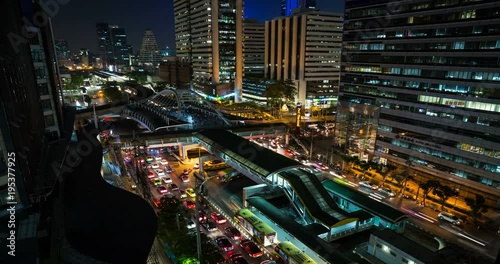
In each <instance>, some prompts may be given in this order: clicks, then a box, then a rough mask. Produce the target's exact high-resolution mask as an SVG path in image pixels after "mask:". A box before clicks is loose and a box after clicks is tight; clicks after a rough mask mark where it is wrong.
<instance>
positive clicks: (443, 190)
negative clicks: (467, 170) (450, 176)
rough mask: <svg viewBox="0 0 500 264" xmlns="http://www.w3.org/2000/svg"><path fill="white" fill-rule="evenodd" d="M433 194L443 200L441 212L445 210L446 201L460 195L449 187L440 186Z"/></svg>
mask: <svg viewBox="0 0 500 264" xmlns="http://www.w3.org/2000/svg"><path fill="white" fill-rule="evenodd" d="M432 194H434V195H437V196H438V197H439V198H440V199H441V210H443V208H444V204H445V203H446V201H447V200H448V199H449V198H450V197H452V196H455V195H458V192H457V191H455V189H453V188H451V187H450V186H448V185H440V186H438V187H437V188H434V191H432Z"/></svg>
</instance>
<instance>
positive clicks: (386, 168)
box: [376, 164, 396, 187]
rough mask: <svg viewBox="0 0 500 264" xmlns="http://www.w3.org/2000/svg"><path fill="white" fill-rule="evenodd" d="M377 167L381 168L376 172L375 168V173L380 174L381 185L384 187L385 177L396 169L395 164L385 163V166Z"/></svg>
mask: <svg viewBox="0 0 500 264" xmlns="http://www.w3.org/2000/svg"><path fill="white" fill-rule="evenodd" d="M379 168H381V172H378V171H377V170H376V171H377V173H379V174H380V175H382V187H385V178H387V176H389V174H391V173H392V172H393V171H394V170H396V166H394V165H393V164H387V165H385V166H381V167H380V166H379Z"/></svg>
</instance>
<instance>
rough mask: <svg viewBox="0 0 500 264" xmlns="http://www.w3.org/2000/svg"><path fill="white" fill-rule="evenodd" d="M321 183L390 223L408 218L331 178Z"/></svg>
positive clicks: (330, 190)
mask: <svg viewBox="0 0 500 264" xmlns="http://www.w3.org/2000/svg"><path fill="white" fill-rule="evenodd" d="M322 184H323V186H324V187H325V188H326V190H327V191H329V192H332V193H334V194H335V195H337V196H339V197H341V198H342V199H345V200H347V201H349V202H351V203H353V204H354V205H356V206H357V207H359V208H361V209H363V210H364V211H366V212H369V213H370V214H372V215H376V216H378V217H380V218H382V219H384V220H386V221H388V222H390V223H392V224H396V223H399V222H402V221H406V220H408V219H409V217H408V215H406V214H405V213H403V212H401V211H399V210H397V209H394V208H393V207H391V206H389V205H386V204H383V203H380V202H377V201H375V200H373V199H371V198H369V197H367V196H366V195H364V194H362V193H360V192H358V191H356V190H354V189H351V188H349V187H347V186H344V185H342V184H339V183H336V182H334V181H332V180H324V181H323V182H322Z"/></svg>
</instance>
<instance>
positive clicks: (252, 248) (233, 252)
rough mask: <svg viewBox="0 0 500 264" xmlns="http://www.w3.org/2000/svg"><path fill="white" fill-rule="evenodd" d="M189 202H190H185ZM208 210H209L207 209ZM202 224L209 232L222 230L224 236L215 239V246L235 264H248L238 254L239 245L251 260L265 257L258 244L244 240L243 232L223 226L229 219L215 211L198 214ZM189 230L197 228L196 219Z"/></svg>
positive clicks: (189, 226) (189, 225)
mask: <svg viewBox="0 0 500 264" xmlns="http://www.w3.org/2000/svg"><path fill="white" fill-rule="evenodd" d="M185 201H188V200H185ZM205 209H207V208H205ZM198 216H199V221H200V224H201V226H202V227H203V228H205V230H207V232H209V233H211V232H215V231H217V230H219V227H220V228H221V232H222V234H223V235H222V236H221V235H219V236H216V237H215V238H214V240H213V241H214V242H215V244H216V245H217V246H218V247H219V249H220V250H221V252H222V253H223V255H225V257H226V258H227V259H228V260H229V261H230V263H233V264H246V263H248V262H247V260H245V258H244V256H243V255H242V254H241V253H238V250H237V245H239V248H241V250H242V252H244V253H246V254H248V256H249V257H251V258H259V257H261V256H263V255H264V253H263V252H262V251H261V250H260V248H259V247H258V246H257V244H256V243H255V242H253V241H251V240H248V239H244V237H243V235H242V234H241V232H240V231H239V230H238V229H237V228H235V227H232V226H225V227H224V226H223V224H226V223H227V219H226V218H225V217H224V216H223V215H222V214H220V213H218V212H216V211H214V212H212V213H210V214H209V215H208V214H207V213H206V212H205V211H204V210H203V209H201V210H199V212H198ZM187 227H188V229H191V230H193V232H194V229H195V227H196V223H195V222H194V219H191V220H190V221H189V222H188V226H187Z"/></svg>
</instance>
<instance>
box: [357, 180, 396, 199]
mask: <svg viewBox="0 0 500 264" xmlns="http://www.w3.org/2000/svg"><path fill="white" fill-rule="evenodd" d="M358 184H359V186H360V187H364V188H367V189H370V190H373V191H377V190H378V191H379V192H380V193H382V194H384V195H387V196H389V197H394V196H396V193H394V192H393V191H392V190H391V189H390V188H387V187H380V186H378V185H376V184H374V183H369V182H367V181H361V182H359V183H358Z"/></svg>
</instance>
